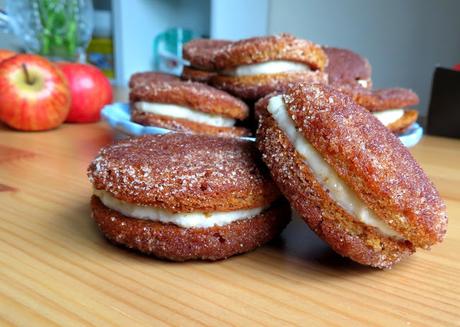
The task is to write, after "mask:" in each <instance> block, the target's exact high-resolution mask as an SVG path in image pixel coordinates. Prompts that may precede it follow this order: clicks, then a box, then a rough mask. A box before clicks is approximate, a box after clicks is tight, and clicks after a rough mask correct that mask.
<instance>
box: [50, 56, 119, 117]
mask: <svg viewBox="0 0 460 327" xmlns="http://www.w3.org/2000/svg"><path fill="white" fill-rule="evenodd" d="M58 65H59V67H60V68H61V70H62V71H63V72H64V75H65V76H66V77H67V80H68V81H69V86H70V90H71V93H72V104H71V106H70V112H69V115H68V116H67V119H66V122H70V123H90V122H95V121H98V120H99V119H100V112H101V110H102V108H103V107H104V106H105V105H106V104H109V103H111V102H112V87H111V85H110V82H109V80H108V79H107V77H105V76H104V74H103V73H102V72H101V71H100V70H99V69H98V68H96V67H94V66H92V65H87V64H78V63H67V62H61V63H59V64H58Z"/></svg>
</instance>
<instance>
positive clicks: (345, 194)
mask: <svg viewBox="0 0 460 327" xmlns="http://www.w3.org/2000/svg"><path fill="white" fill-rule="evenodd" d="M257 146H258V148H259V150H260V151H261V152H262V154H263V160H264V161H265V163H266V164H267V166H268V167H269V169H270V172H271V174H272V177H273V179H274V180H275V182H276V183H277V185H278V187H279V188H280V190H281V192H282V193H283V194H284V195H285V196H286V197H287V199H288V200H289V202H290V204H291V205H292V206H293V208H294V209H295V210H296V211H297V212H298V213H299V214H300V215H301V216H302V218H303V219H304V220H305V221H306V222H307V224H308V225H309V226H310V227H311V228H312V229H313V230H314V231H315V232H316V233H317V234H318V235H319V236H320V237H321V238H322V239H323V240H325V241H326V242H327V243H329V244H330V245H331V247H332V248H333V249H334V250H335V251H337V252H338V253H339V254H341V255H343V256H347V257H350V258H351V259H353V260H355V261H357V262H359V263H362V264H366V265H371V266H374V267H379V268H388V267H391V266H392V265H393V264H395V263H396V262H398V261H400V260H401V259H402V258H404V257H406V256H408V255H410V254H411V253H412V252H414V251H415V248H416V247H421V248H429V247H430V246H431V245H434V244H435V243H438V242H441V241H442V240H443V238H444V235H445V232H446V227H447V216H446V211H445V205H444V203H443V201H442V200H441V198H440V196H439V194H438V192H437V190H436V189H435V187H434V186H433V184H432V182H431V181H430V180H429V179H428V177H427V176H426V175H425V173H424V172H423V170H422V169H421V168H420V166H419V165H418V164H417V163H416V161H415V160H414V159H413V157H412V156H411V154H410V153H409V151H408V150H407V149H406V148H405V147H404V145H402V144H401V142H400V141H399V140H398V139H397V137H396V136H394V135H393V134H392V133H391V132H389V131H388V130H387V129H386V128H385V127H384V126H383V125H382V124H380V123H379V122H378V120H377V119H375V117H373V116H372V115H371V114H370V113H369V112H368V111H366V110H365V109H364V108H362V107H361V106H359V105H357V104H356V103H354V102H353V100H352V99H351V98H350V97H348V96H346V95H344V94H342V93H340V92H338V91H337V90H335V89H334V88H332V87H329V86H325V85H296V86H293V87H292V88H290V89H289V90H288V91H287V92H286V93H285V94H284V95H281V96H277V97H273V98H272V99H270V101H269V104H268V110H267V111H265V112H263V111H262V115H261V124H260V127H259V130H258V132H257Z"/></svg>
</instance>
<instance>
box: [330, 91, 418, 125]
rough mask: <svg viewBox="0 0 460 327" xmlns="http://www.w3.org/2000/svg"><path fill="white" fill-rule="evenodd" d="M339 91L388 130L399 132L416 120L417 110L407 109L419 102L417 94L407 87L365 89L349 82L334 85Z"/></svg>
mask: <svg viewBox="0 0 460 327" xmlns="http://www.w3.org/2000/svg"><path fill="white" fill-rule="evenodd" d="M334 87H335V88H337V89H338V90H340V91H341V92H343V93H345V94H348V95H350V96H351V97H352V98H353V100H354V101H355V102H356V103H357V104H359V105H361V106H362V107H364V108H365V109H367V110H369V111H370V112H372V113H373V114H374V116H375V117H376V118H377V119H379V120H380V122H381V123H382V124H383V125H385V126H386V127H387V128H388V129H389V130H390V131H392V132H393V133H396V134H401V133H403V132H404V131H406V130H407V129H408V128H409V127H410V126H411V125H412V124H413V123H415V122H416V121H417V118H418V111H416V110H413V109H407V107H408V106H414V105H417V104H418V103H419V98H418V96H417V94H416V93H415V92H414V91H412V90H409V89H403V88H387V89H377V90H367V89H364V88H363V87H361V86H351V85H350V84H348V85H347V84H341V85H340V86H337V85H334Z"/></svg>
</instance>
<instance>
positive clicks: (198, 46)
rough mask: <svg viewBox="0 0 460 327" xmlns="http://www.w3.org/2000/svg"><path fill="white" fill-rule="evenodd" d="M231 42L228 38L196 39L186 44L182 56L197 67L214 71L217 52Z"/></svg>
mask: <svg viewBox="0 0 460 327" xmlns="http://www.w3.org/2000/svg"><path fill="white" fill-rule="evenodd" d="M230 43H232V42H231V41H227V40H210V39H195V40H192V41H190V42H187V43H186V44H185V45H184V48H183V49H182V56H183V58H184V59H185V60H188V61H189V62H190V66H192V67H193V68H195V69H201V70H204V71H214V70H215V66H214V56H215V54H216V53H217V51H219V50H220V49H221V48H223V47H224V46H227V45H229V44H230Z"/></svg>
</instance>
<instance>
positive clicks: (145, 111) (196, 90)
mask: <svg viewBox="0 0 460 327" xmlns="http://www.w3.org/2000/svg"><path fill="white" fill-rule="evenodd" d="M130 103H131V119H132V120H133V121H134V122H136V123H139V124H142V125H147V126H158V127H162V128H166V129H170V130H174V131H179V132H184V133H195V134H208V135H219V136H231V137H238V136H246V135H248V134H249V131H248V130H247V129H246V128H242V127H235V126H234V125H235V123H236V120H243V119H245V118H246V117H247V116H248V112H249V109H248V107H247V105H246V104H245V103H244V102H243V101H241V100H239V99H237V98H235V97H233V96H231V95H230V94H228V93H226V92H223V91H220V90H217V89H215V88H213V87H211V86H208V85H205V84H202V83H196V82H184V81H171V82H162V83H155V84H145V85H142V86H140V87H136V88H134V89H132V90H131V92H130Z"/></svg>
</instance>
